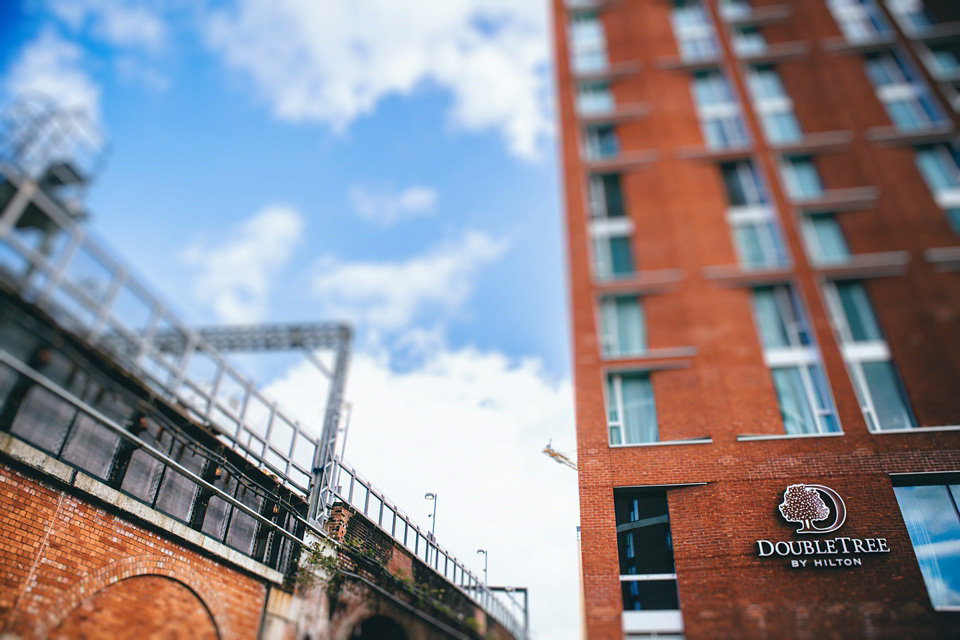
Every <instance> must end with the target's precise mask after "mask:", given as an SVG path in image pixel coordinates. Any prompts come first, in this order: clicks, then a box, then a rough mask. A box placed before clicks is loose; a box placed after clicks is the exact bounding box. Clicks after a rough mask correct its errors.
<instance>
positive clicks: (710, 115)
mask: <svg viewBox="0 0 960 640" xmlns="http://www.w3.org/2000/svg"><path fill="white" fill-rule="evenodd" d="M693 96H694V100H695V101H696V104H697V114H698V116H699V117H700V126H701V127H702V128H703V134H704V137H705V138H706V140H707V146H708V147H710V148H713V149H719V148H727V147H742V146H745V145H746V144H747V143H748V141H749V139H748V138H747V130H746V127H745V126H744V123H743V117H742V115H741V114H740V106H739V105H738V104H737V101H736V100H735V99H734V97H733V91H732V90H731V89H730V83H729V82H727V79H726V77H724V75H723V73H721V72H720V71H717V70H710V71H698V72H696V73H695V74H694V76H693Z"/></svg>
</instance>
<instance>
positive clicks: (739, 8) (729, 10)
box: [719, 0, 750, 20]
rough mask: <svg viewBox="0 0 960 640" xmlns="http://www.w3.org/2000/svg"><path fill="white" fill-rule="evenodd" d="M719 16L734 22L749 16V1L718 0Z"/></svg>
mask: <svg viewBox="0 0 960 640" xmlns="http://www.w3.org/2000/svg"><path fill="white" fill-rule="evenodd" d="M719 9H720V16H721V17H722V18H723V19H724V20H736V19H738V18H745V17H746V16H749V15H750V1H749V0H720V7H719Z"/></svg>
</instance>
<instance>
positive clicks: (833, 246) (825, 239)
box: [801, 213, 850, 265]
mask: <svg viewBox="0 0 960 640" xmlns="http://www.w3.org/2000/svg"><path fill="white" fill-rule="evenodd" d="M801 230H802V232H803V241H804V244H805V245H806V247H807V253H808V254H809V256H810V259H811V260H812V261H813V263H814V264H819V265H826V264H839V263H842V262H846V261H848V260H849V259H850V248H849V247H848V246H847V240H846V238H845V237H844V235H843V231H842V230H841V229H840V224H839V223H838V222H837V218H836V216H834V215H833V214H832V213H816V214H811V215H807V216H805V217H804V218H803V221H802V224H801Z"/></svg>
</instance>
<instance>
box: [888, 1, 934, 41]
mask: <svg viewBox="0 0 960 640" xmlns="http://www.w3.org/2000/svg"><path fill="white" fill-rule="evenodd" d="M887 8H888V9H889V10H890V13H892V14H893V15H894V17H895V18H896V19H897V22H899V23H900V26H901V27H902V28H903V30H904V31H906V32H907V33H917V32H919V31H923V30H924V29H926V28H927V27H929V26H931V25H933V24H936V23H937V19H936V17H935V16H934V15H933V14H932V13H930V12H929V11H928V10H927V8H926V7H925V6H924V2H923V0H887Z"/></svg>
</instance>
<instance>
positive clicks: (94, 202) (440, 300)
mask: <svg viewBox="0 0 960 640" xmlns="http://www.w3.org/2000/svg"><path fill="white" fill-rule="evenodd" d="M545 4H546V3H545V2H542V1H541V0H443V2H439V1H438V0H415V1H411V2H406V3H396V2H392V1H391V0H350V1H346V0H342V1H341V0H330V1H327V2H293V1H291V2H253V1H242V0H241V1H237V2H207V3H203V2H188V1H187V0H152V1H147V2H132V1H131V2H125V1H121V0H116V1H114V0H23V1H22V2H20V3H17V2H15V1H14V2H5V3H0V42H2V43H4V44H3V49H2V50H0V70H2V92H3V99H4V100H3V101H4V102H8V101H10V100H11V99H13V98H15V97H16V96H18V95H23V94H24V93H28V92H42V93H44V94H46V95H48V96H49V97H50V98H51V99H53V100H55V101H56V102H58V103H59V104H61V105H63V106H65V107H69V108H82V109H84V110H86V111H87V112H88V113H89V114H90V115H91V117H92V118H93V119H94V120H95V121H96V122H98V124H99V125H100V127H101V128H102V129H103V131H104V134H105V136H106V137H107V138H108V139H109V140H110V143H111V152H110V156H109V160H108V163H107V165H106V167H105V170H104V171H103V172H102V174H101V175H100V176H99V177H98V179H97V182H96V184H95V186H94V187H93V188H92V190H91V192H90V194H89V197H88V200H87V204H88V208H89V210H90V211H91V213H92V214H93V218H92V222H91V228H92V232H93V233H94V234H96V235H97V236H98V237H100V238H103V239H104V241H105V242H106V243H107V244H109V245H111V246H112V247H115V248H116V252H117V253H119V254H120V255H121V256H122V258H123V259H124V260H125V261H126V262H128V263H129V264H131V265H132V266H133V268H134V269H135V271H136V272H137V273H139V274H140V275H141V276H142V277H143V278H144V279H145V280H146V281H148V282H150V283H152V284H153V285H155V287H156V288H157V289H159V291H160V292H161V293H162V294H163V296H164V297H165V298H166V299H168V300H170V301H171V302H172V304H173V306H174V308H176V309H178V311H179V314H180V315H181V317H183V318H184V319H185V320H186V321H188V322H192V323H196V324H209V323H228V322H260V321H264V322H268V321H278V322H283V321H309V320H320V319H343V320H348V321H350V322H352V323H353V324H354V326H355V327H356V330H357V345H356V352H355V356H354V360H353V366H352V369H351V373H350V378H349V386H348V396H349V400H350V401H351V402H352V403H353V405H354V408H355V414H354V420H353V422H352V423H351V436H350V443H349V446H348V449H347V458H348V459H349V460H351V461H352V462H353V463H354V464H356V466H357V467H358V468H359V469H360V470H361V471H362V472H363V473H364V474H365V475H367V476H368V477H369V478H370V479H371V480H373V481H374V483H376V484H377V485H378V486H379V487H381V488H382V489H383V490H384V491H386V492H387V494H389V495H391V496H393V497H394V498H395V500H396V501H397V502H399V503H400V504H401V506H402V507H403V508H404V509H405V510H406V511H408V512H409V513H410V514H411V515H412V516H413V517H414V518H415V519H418V520H420V521H421V522H424V523H425V522H426V517H425V515H426V513H427V506H426V505H425V504H421V503H423V500H422V495H423V493H424V491H435V492H437V493H438V494H439V495H440V496H441V502H440V503H439V514H438V524H437V534H438V538H439V539H440V541H441V543H443V544H444V545H445V546H447V547H448V548H450V549H451V550H452V551H454V552H455V553H457V554H458V555H461V556H463V557H465V558H466V559H467V560H468V561H471V562H474V565H475V567H476V568H478V569H479V568H480V564H479V563H480V559H478V558H476V557H474V553H473V551H474V550H475V549H476V548H477V547H481V546H482V547H486V548H488V549H490V564H491V582H499V583H512V584H518V585H520V584H523V585H528V586H530V587H531V589H532V608H533V611H532V621H533V625H534V630H535V632H536V637H539V638H551V639H553V638H574V637H577V636H578V635H579V632H578V626H579V621H578V617H577V615H576V611H577V595H576V589H577V587H576V581H577V578H576V557H575V538H574V532H573V529H574V526H575V525H576V524H577V516H576V490H575V484H576V483H575V474H573V473H572V472H571V471H569V470H568V469H565V468H563V467H561V466H559V465H556V464H554V463H552V462H550V461H549V460H548V459H547V458H545V457H544V456H542V455H541V454H540V453H539V449H540V448H542V446H543V445H544V444H545V443H546V441H547V440H548V439H550V438H552V439H553V440H554V445H555V446H556V447H557V448H559V449H563V450H566V452H568V453H572V452H573V450H574V438H573V426H572V421H573V416H572V397H571V395H572V394H571V391H570V374H569V347H568V344H569V337H568V336H569V329H568V318H567V305H566V298H565V295H566V293H565V277H566V276H565V270H566V266H565V262H564V260H563V253H562V251H563V239H562V235H561V231H560V214H559V188H558V185H557V161H556V159H555V153H556V138H555V132H554V126H553V117H554V116H553V106H552V99H553V88H552V86H551V84H550V78H549V76H550V69H549V56H548V51H549V44H548V38H547V31H548V29H547V25H548V21H547V17H546V15H545V10H546V8H545V6H544V5H545ZM243 364H244V366H245V368H246V369H247V370H250V371H252V373H253V374H254V375H256V376H257V377H258V379H259V380H261V381H262V382H263V384H264V385H265V386H267V387H269V388H270V390H271V391H273V392H274V393H275V394H276V395H277V396H278V397H279V399H280V401H281V402H282V403H283V404H285V405H287V406H290V407H291V408H293V409H294V410H296V411H298V412H301V414H302V415H304V416H305V419H306V420H312V419H313V416H316V415H318V414H319V408H318V406H317V402H316V395H317V394H316V391H315V389H316V381H315V380H314V378H313V376H314V375H315V373H314V372H312V371H311V370H310V368H309V367H308V366H306V365H304V363H302V362H300V361H298V360H297V359H296V358H289V357H288V358H279V359H273V360H271V359H265V360H263V361H261V362H257V361H253V360H244V362H243ZM451 454H452V455H451ZM411 469H417V470H418V471H417V473H410V470H411ZM419 511H423V516H424V517H418V515H417V514H418V513H419Z"/></svg>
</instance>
